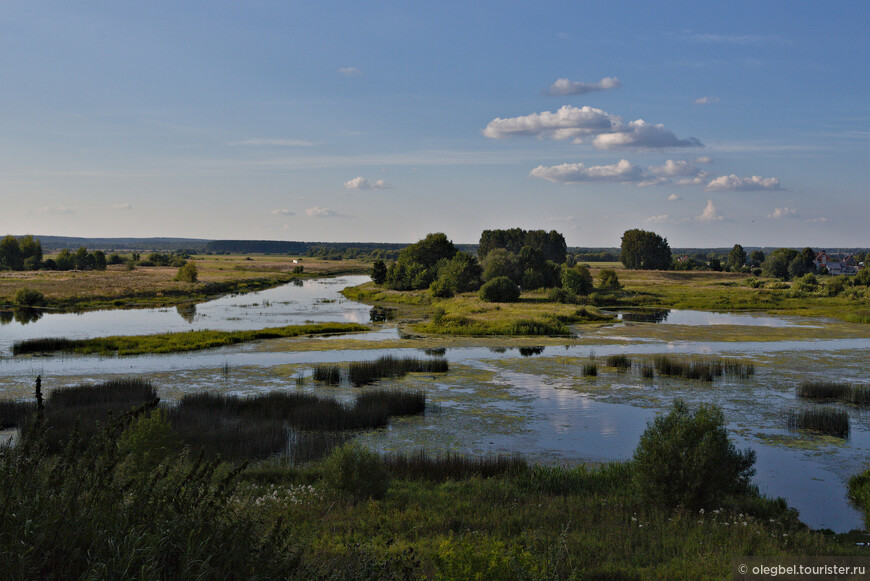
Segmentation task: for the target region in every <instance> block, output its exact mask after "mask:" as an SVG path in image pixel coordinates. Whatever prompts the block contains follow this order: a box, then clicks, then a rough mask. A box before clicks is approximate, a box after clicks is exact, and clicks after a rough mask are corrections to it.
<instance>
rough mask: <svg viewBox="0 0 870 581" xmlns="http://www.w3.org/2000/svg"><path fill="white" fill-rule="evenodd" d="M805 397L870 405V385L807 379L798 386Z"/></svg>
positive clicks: (800, 396)
mask: <svg viewBox="0 0 870 581" xmlns="http://www.w3.org/2000/svg"><path fill="white" fill-rule="evenodd" d="M797 396H798V397H799V398H803V399H814V400H828V401H842V402H845V403H850V404H853V405H856V406H868V405H870V386H866V385H850V384H848V383H842V382H836V381H805V382H803V383H802V384H800V386H798V388H797Z"/></svg>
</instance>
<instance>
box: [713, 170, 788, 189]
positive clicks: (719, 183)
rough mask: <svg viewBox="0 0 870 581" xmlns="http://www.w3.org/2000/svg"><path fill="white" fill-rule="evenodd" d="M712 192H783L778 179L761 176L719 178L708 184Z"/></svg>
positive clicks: (732, 175)
mask: <svg viewBox="0 0 870 581" xmlns="http://www.w3.org/2000/svg"><path fill="white" fill-rule="evenodd" d="M706 189H708V190H710V191H722V190H731V191H735V192H753V191H762V190H763V191H775V190H781V189H782V187H781V186H780V185H779V180H778V179H777V178H763V177H761V176H752V177H749V178H741V177H738V176H736V175H734V174H731V175H730V176H719V177H718V178H716V179H714V180H711V181H710V183H708V184H707V188H706Z"/></svg>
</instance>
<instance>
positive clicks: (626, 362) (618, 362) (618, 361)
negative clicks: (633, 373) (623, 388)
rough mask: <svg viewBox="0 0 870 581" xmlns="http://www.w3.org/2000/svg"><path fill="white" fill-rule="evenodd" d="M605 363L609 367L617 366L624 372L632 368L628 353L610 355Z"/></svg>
mask: <svg viewBox="0 0 870 581" xmlns="http://www.w3.org/2000/svg"><path fill="white" fill-rule="evenodd" d="M605 364H606V365H607V367H615V368H616V369H617V370H619V371H620V372H622V373H624V372H626V371H628V370H629V369H631V359H630V358H629V357H628V355H608V356H607V358H606V359H605Z"/></svg>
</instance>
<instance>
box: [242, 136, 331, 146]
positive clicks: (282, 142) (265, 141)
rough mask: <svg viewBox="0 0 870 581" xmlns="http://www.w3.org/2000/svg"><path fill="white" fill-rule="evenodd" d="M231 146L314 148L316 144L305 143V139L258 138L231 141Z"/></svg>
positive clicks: (311, 142)
mask: <svg viewBox="0 0 870 581" xmlns="http://www.w3.org/2000/svg"><path fill="white" fill-rule="evenodd" d="M230 145H242V146H268V147H312V146H313V145H315V143H314V142H313V141H305V140H304V139H271V138H256V139H245V140H244V141H231V142H230Z"/></svg>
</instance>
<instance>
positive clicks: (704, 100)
mask: <svg viewBox="0 0 870 581" xmlns="http://www.w3.org/2000/svg"><path fill="white" fill-rule="evenodd" d="M718 102H719V97H699V98H698V99H695V100H694V101H692V103H694V104H695V105H712V104H713V103H718Z"/></svg>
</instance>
